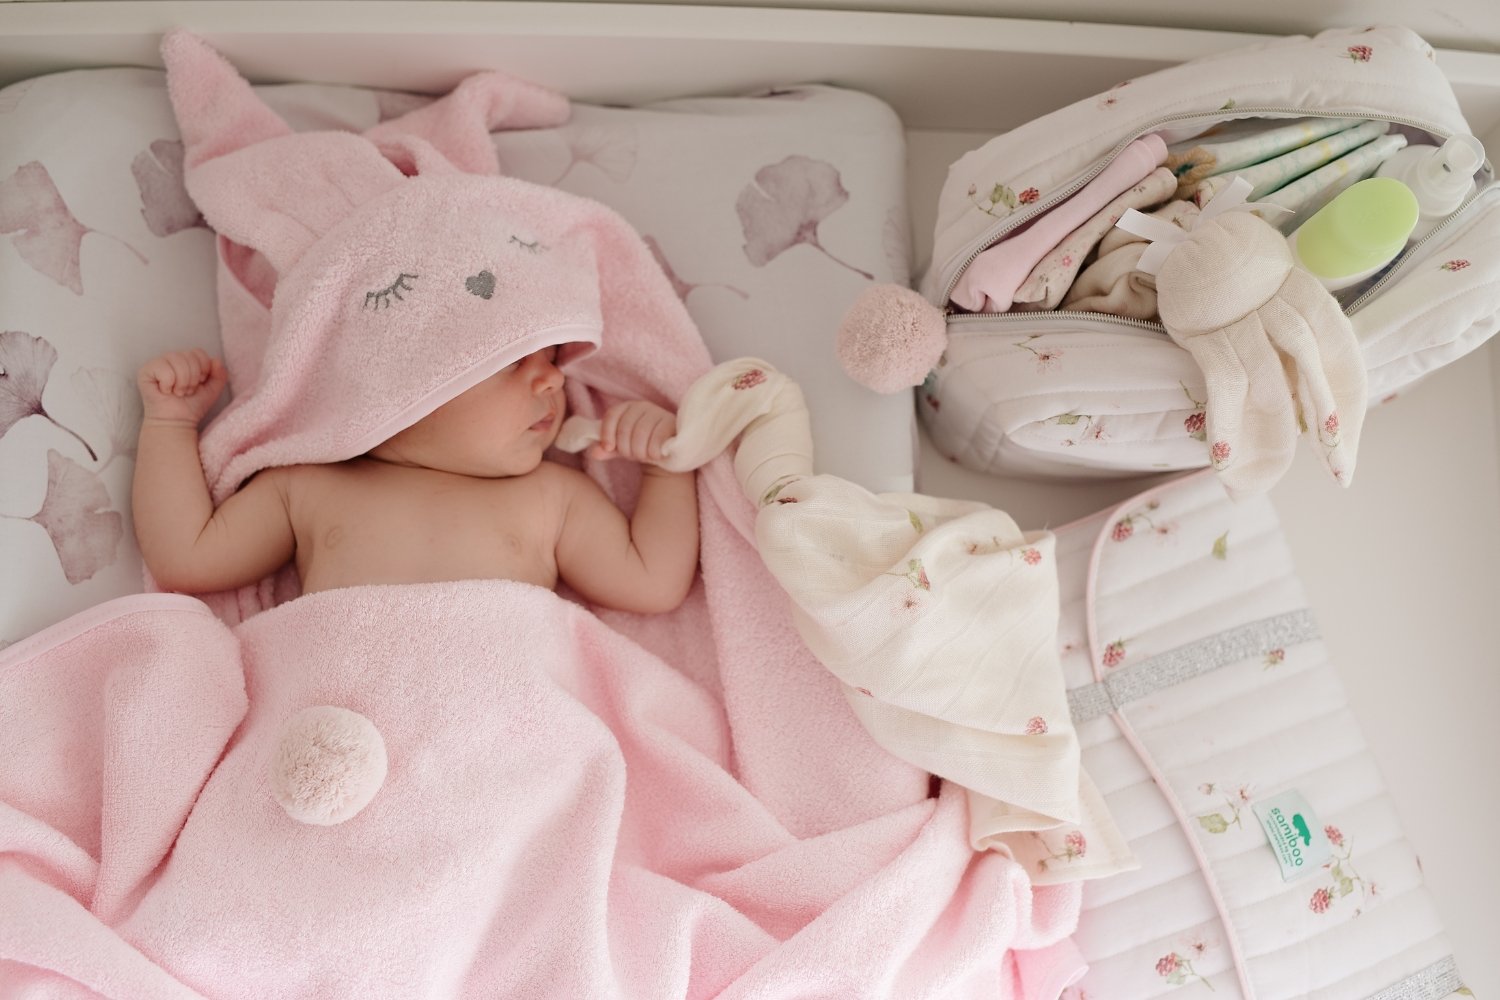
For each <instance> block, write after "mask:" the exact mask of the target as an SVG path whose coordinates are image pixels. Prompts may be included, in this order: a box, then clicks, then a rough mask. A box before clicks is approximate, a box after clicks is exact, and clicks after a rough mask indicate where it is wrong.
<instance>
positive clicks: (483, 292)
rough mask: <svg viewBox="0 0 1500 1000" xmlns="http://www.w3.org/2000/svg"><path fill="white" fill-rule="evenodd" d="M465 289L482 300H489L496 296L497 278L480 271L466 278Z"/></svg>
mask: <svg viewBox="0 0 1500 1000" xmlns="http://www.w3.org/2000/svg"><path fill="white" fill-rule="evenodd" d="M464 287H465V288H467V289H468V290H469V291H470V292H472V293H473V294H475V295H477V296H479V297H480V298H481V299H487V298H489V297H490V296H491V295H494V294H495V276H494V275H493V274H491V273H490V272H488V271H480V272H479V273H478V274H475V275H472V276H470V277H468V278H465V279H464Z"/></svg>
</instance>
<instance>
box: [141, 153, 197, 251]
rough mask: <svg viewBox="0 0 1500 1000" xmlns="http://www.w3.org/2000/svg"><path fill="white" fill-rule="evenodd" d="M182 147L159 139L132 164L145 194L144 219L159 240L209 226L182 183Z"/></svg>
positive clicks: (143, 199)
mask: <svg viewBox="0 0 1500 1000" xmlns="http://www.w3.org/2000/svg"><path fill="white" fill-rule="evenodd" d="M182 155H183V153H182V143H180V142H178V141H177V140H175V139H157V140H156V141H155V142H153V143H152V144H151V146H150V147H149V149H148V150H146V151H143V152H141V153H138V154H137V155H136V158H135V159H134V160H132V161H131V163H130V172H131V174H133V175H134V176H135V186H136V188H137V189H139V190H140V192H141V215H142V216H144V217H145V219H146V225H147V227H149V228H150V230H151V231H152V232H153V233H155V234H156V235H157V236H171V235H172V234H173V233H180V232H182V231H183V230H184V229H192V228H193V227H194V226H202V227H203V228H205V229H207V228H208V224H207V223H206V222H204V221H203V214H202V213H201V212H199V211H198V206H197V205H194V204H193V199H191V198H189V197H188V193H187V187H186V186H185V185H184V184H183V182H182Z"/></svg>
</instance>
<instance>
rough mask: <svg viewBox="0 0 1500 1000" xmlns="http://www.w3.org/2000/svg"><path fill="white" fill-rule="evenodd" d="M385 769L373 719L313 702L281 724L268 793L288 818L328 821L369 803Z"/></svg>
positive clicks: (345, 816)
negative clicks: (269, 792) (269, 791)
mask: <svg viewBox="0 0 1500 1000" xmlns="http://www.w3.org/2000/svg"><path fill="white" fill-rule="evenodd" d="M385 773H386V758H385V740H383V739H381V737H380V731H379V730H378V729H376V728H375V726H374V724H373V723H372V722H370V720H369V719H367V718H365V717H364V716H363V715H360V714H359V713H358V712H351V711H349V710H348V709H346V708H336V707H334V706H332V705H318V706H316V707H314V708H304V709H303V710H302V711H300V712H298V713H297V714H296V715H294V716H292V717H291V719H289V720H288V721H287V723H286V725H285V727H284V728H283V729H282V732H281V742H280V743H279V744H278V746H277V748H276V753H275V755H274V757H273V758H272V761H271V773H270V779H271V794H272V795H274V796H275V798H276V801H277V802H280V803H281V806H282V808H283V809H285V810H286V811H287V815H288V816H290V817H292V819H295V820H298V821H299V822H302V823H312V824H315V825H317V826H332V825H333V824H335V823H342V822H344V821H345V820H347V819H351V818H352V817H354V816H355V815H356V814H357V813H358V812H359V811H360V810H361V809H363V808H364V807H365V806H367V805H369V803H370V800H371V799H373V798H374V797H375V793H376V792H377V791H379V790H380V786H381V784H382V783H384V781H385Z"/></svg>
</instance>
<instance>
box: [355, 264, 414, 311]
mask: <svg viewBox="0 0 1500 1000" xmlns="http://www.w3.org/2000/svg"><path fill="white" fill-rule="evenodd" d="M417 277H420V275H416V274H406V273H405V272H402V274H400V275H399V276H398V277H397V278H396V280H395V281H393V282H391V284H390V286H389V287H387V288H382V289H380V290H379V291H375V292H366V293H365V304H364V305H362V306H360V308H361V309H379V308H380V307H381V306H382V305H384V306H385V307H386V308H387V309H389V308H390V305H391V297H392V296H395V298H396V301H398V302H405V301H406V300H405V299H403V298H402V297H401V292H402V290H403V289H404V290H406V291H408V292H409V291H411V290H412V289H411V286H410V285H408V284H407V283H406V282H407V279H409V278H417ZM371 302H374V303H375V304H374V305H373V306H371V305H370V303H371Z"/></svg>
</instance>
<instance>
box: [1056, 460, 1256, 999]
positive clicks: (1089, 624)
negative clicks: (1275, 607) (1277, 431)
mask: <svg viewBox="0 0 1500 1000" xmlns="http://www.w3.org/2000/svg"><path fill="white" fill-rule="evenodd" d="M1211 475H1215V472H1214V470H1213V469H1200V470H1199V471H1197V472H1193V473H1190V474H1188V475H1186V476H1180V477H1178V478H1176V479H1171V480H1168V481H1167V482H1165V483H1162V484H1161V485H1160V486H1154V487H1152V488H1151V489H1149V490H1146V491H1144V492H1142V493H1137V494H1136V495H1135V496H1133V497H1131V498H1130V499H1128V500H1126V501H1125V502H1124V503H1122V504H1119V505H1118V506H1116V507H1114V508H1112V509H1111V510H1110V512H1109V516H1108V517H1106V518H1105V519H1104V524H1105V526H1106V528H1105V529H1101V530H1100V532H1099V534H1098V536H1097V537H1096V538H1095V539H1094V548H1093V550H1092V551H1091V552H1090V553H1089V572H1088V579H1087V580H1086V581H1085V583H1084V631H1085V634H1086V635H1087V636H1088V642H1089V667H1090V668H1091V669H1092V670H1093V671H1094V680H1095V682H1103V680H1104V668H1103V666H1102V663H1103V661H1102V659H1101V657H1100V655H1099V636H1098V630H1097V629H1096V628H1095V627H1094V590H1095V584H1096V583H1097V582H1098V577H1099V558H1100V556H1101V555H1102V553H1103V551H1104V543H1105V541H1106V540H1107V539H1108V538H1109V531H1108V530H1107V527H1108V526H1109V525H1111V524H1113V523H1114V522H1115V520H1117V519H1118V517H1119V516H1120V515H1121V514H1122V513H1124V510H1125V508H1126V507H1134V506H1138V505H1139V504H1140V503H1141V502H1142V501H1143V500H1145V499H1146V498H1148V497H1151V496H1154V495H1155V494H1157V493H1162V492H1165V491H1166V490H1169V489H1174V488H1176V487H1178V486H1181V485H1182V484H1183V483H1186V482H1190V481H1192V480H1193V479H1196V478H1198V477H1201V476H1211ZM1059 530H1061V529H1059ZM1109 717H1110V718H1111V719H1113V720H1114V722H1115V725H1116V726H1118V727H1119V729H1120V735H1121V736H1123V737H1125V742H1127V743H1129V744H1130V746H1131V749H1133V750H1134V751H1135V754H1136V756H1137V757H1139V758H1140V761H1141V763H1142V764H1144V765H1145V767H1146V771H1147V773H1149V774H1150V775H1151V780H1152V781H1154V782H1156V787H1157V788H1158V789H1160V790H1161V793H1162V796H1163V797H1165V798H1166V800H1167V805H1168V806H1170V807H1171V809H1172V815H1174V816H1176V817H1177V824H1178V826H1180V827H1181V828H1182V832H1183V833H1184V834H1185V835H1186V836H1187V841H1188V846H1189V847H1191V848H1192V851H1193V857H1194V859H1195V860H1197V862H1198V869H1199V871H1201V872H1202V873H1203V882H1204V884H1205V885H1206V886H1207V887H1208V895H1209V898H1210V899H1212V900H1213V902H1214V909H1215V910H1217V911H1218V913H1219V922H1220V923H1222V924H1223V925H1224V940H1225V941H1226V942H1227V943H1228V945H1229V956H1230V958H1232V959H1234V972H1235V975H1236V976H1237V977H1238V978H1239V981H1240V992H1241V993H1242V994H1243V995H1244V996H1245V997H1246V998H1250V997H1254V996H1255V989H1254V988H1253V987H1252V986H1251V985H1250V970H1249V969H1248V968H1247V966H1246V963H1245V955H1244V953H1243V952H1242V951H1241V950H1240V940H1239V937H1238V935H1236V934H1235V929H1234V922H1233V921H1232V920H1231V919H1230V917H1229V907H1228V906H1226V905H1225V903H1224V896H1223V894H1221V893H1220V892H1219V883H1218V881H1217V880H1216V879H1215V878H1214V876H1213V869H1212V867H1210V865H1209V862H1208V856H1207V855H1206V854H1204V853H1203V845H1202V844H1200V843H1199V842H1198V837H1197V836H1196V835H1195V834H1194V833H1193V825H1192V822H1191V821H1190V820H1189V818H1188V815H1187V813H1185V812H1184V811H1183V809H1182V805H1181V803H1179V802H1178V801H1177V796H1176V794H1175V793H1173V791H1172V788H1171V786H1170V785H1169V784H1168V783H1167V778H1166V775H1164V774H1162V773H1161V770H1160V769H1159V768H1158V767H1157V766H1156V761H1155V760H1153V759H1152V757H1151V755H1150V754H1149V753H1147V752H1146V748H1145V747H1144V746H1143V745H1142V744H1141V741H1140V740H1139V739H1138V738H1137V737H1136V734H1135V730H1134V729H1132V728H1131V726H1130V723H1129V722H1128V721H1127V720H1126V719H1125V716H1124V714H1123V713H1122V712H1121V711H1120V710H1119V709H1115V710H1114V711H1111V712H1110V713H1109Z"/></svg>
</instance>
